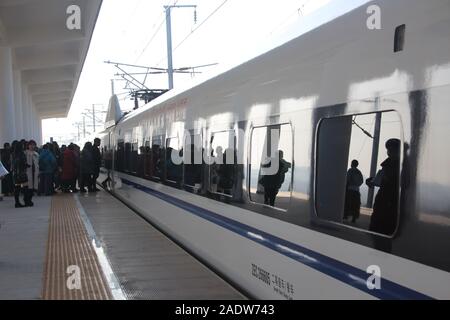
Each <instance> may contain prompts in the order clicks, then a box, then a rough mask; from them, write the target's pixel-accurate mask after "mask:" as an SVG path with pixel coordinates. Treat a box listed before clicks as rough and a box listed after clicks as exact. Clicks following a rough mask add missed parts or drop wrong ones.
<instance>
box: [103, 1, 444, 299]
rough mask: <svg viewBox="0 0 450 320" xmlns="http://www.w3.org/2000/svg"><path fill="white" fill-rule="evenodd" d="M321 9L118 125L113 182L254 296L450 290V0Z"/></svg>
mask: <svg viewBox="0 0 450 320" xmlns="http://www.w3.org/2000/svg"><path fill="white" fill-rule="evenodd" d="M330 12H332V13H333V14H331V13H330ZM312 17H313V18H305V20H304V21H303V22H302V23H300V24H299V26H298V29H297V30H296V32H297V34H296V36H293V37H292V38H291V39H290V40H289V41H287V42H285V43H284V44H281V45H279V46H276V47H275V48H272V49H270V50H268V51H267V52H266V53H264V54H262V55H259V56H257V57H256V58H253V59H250V60H248V61H247V62H245V63H243V64H241V65H239V66H237V67H233V68H231V69H230V70H228V71H226V72H224V73H222V74H220V75H218V76H214V77H212V78H211V79H209V80H206V81H203V82H201V83H200V84H197V85H195V86H193V87H191V88H189V89H187V90H184V91H176V90H174V91H170V92H168V93H166V94H164V95H162V96H160V97H158V98H157V99H155V100H153V101H151V102H150V103H148V104H147V105H145V106H143V107H141V108H139V109H137V110H135V111H133V112H131V113H129V114H126V115H125V116H123V117H122V118H121V119H120V121H117V122H116V123H113V125H112V126H111V127H109V128H108V129H105V131H104V132H102V133H101V134H100V136H101V139H102V146H101V149H102V153H103V157H104V160H105V166H104V168H102V173H101V175H100V177H99V179H98V182H99V183H100V182H104V181H105V179H106V177H107V176H109V177H110V179H108V180H107V182H106V183H105V185H106V186H107V188H108V189H109V190H110V192H112V193H113V194H114V195H115V196H117V197H118V198H120V199H121V200H122V201H124V202H125V203H127V204H128V205H129V206H130V207H131V208H133V209H134V210H136V211H138V212H139V213H140V214H142V215H143V216H145V217H146V218H147V219H148V220H149V221H151V222H152V223H153V224H154V225H155V226H157V227H158V228H159V229H160V230H162V231H163V232H164V233H166V234H167V235H169V236H170V237H171V238H172V239H174V240H175V241H176V242H177V243H179V244H181V245H182V246H183V247H184V248H186V249H187V250H188V251H189V252H191V253H192V254H193V255H195V256H196V257H198V258H199V259H200V260H201V261H202V262H204V263H205V264H206V265H208V266H209V267H211V268H212V269H213V270H215V271H216V272H217V273H218V274H220V275H222V276H223V277H224V278H225V279H226V280H228V281H229V282H230V283H231V284H233V285H234V286H236V287H238V288H239V289H240V290H242V291H243V292H244V293H246V294H248V296H250V297H253V298H257V299H450V170H449V165H450V147H449V141H448V139H449V137H450V135H449V133H450V129H449V128H450V1H449V0H428V1H424V0H379V1H361V0H359V1H355V0H352V1H347V0H346V1H333V2H331V4H330V5H328V6H327V7H325V8H324V9H323V10H322V11H319V12H318V13H317V14H315V15H313V16H312ZM193 141H195V143H193ZM389 141H391V142H392V141H396V142H397V143H394V144H395V145H396V147H395V148H394V149H395V150H393V148H392V145H393V144H392V143H390V142H389ZM193 145H195V146H194V147H192V146H193ZM194 149H195V151H196V152H197V153H200V154H201V156H200V157H199V159H200V160H199V161H194V162H191V161H188V160H189V158H194V157H193V156H192V157H186V156H185V155H186V154H188V152H187V151H188V150H194ZM173 154H175V155H179V158H181V159H182V160H181V161H175V160H174V159H175V158H176V157H173ZM211 159H213V160H214V161H211ZM267 159H269V162H272V161H273V162H274V163H278V164H279V165H278V166H277V167H278V168H277V169H276V170H275V171H274V173H272V174H264V173H262V172H263V171H264V168H265V167H266V166H267V163H268V161H267ZM197 160H198V159H197ZM354 160H357V162H355V161H354ZM352 164H353V165H354V166H353V167H352ZM351 167H352V168H351ZM350 168H351V169H350ZM350 172H356V173H357V176H358V177H359V178H358V179H357V180H359V182H349V179H350V178H349V176H351V174H350ZM377 180H379V182H378V183H377V182H375V181H377ZM386 181H387V182H386ZM350 191H353V193H352V194H353V196H349V195H350ZM350 207H351V208H350ZM349 212H350V213H349ZM349 215H350V216H349ZM375 220H377V223H375ZM376 224H378V225H381V226H384V227H381V228H380V227H375V225H376ZM386 226H387V227H386Z"/></svg>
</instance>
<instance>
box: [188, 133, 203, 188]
mask: <svg viewBox="0 0 450 320" xmlns="http://www.w3.org/2000/svg"><path fill="white" fill-rule="evenodd" d="M183 159H184V184H185V185H186V186H188V187H190V188H193V191H194V192H195V193H197V192H199V191H200V189H201V185H202V168H203V164H204V163H203V144H202V135H201V134H194V135H188V136H186V138H185V140H184V149H183Z"/></svg>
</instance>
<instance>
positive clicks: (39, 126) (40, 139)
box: [36, 115, 42, 146]
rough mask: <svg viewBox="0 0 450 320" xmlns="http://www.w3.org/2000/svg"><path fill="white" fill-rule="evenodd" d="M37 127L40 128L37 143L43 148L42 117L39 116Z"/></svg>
mask: <svg viewBox="0 0 450 320" xmlns="http://www.w3.org/2000/svg"><path fill="white" fill-rule="evenodd" d="M37 126H38V134H37V137H36V143H37V144H38V145H39V146H41V145H42V119H41V117H40V116H39V115H38V123H37Z"/></svg>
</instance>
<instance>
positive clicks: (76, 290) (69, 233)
mask: <svg viewBox="0 0 450 320" xmlns="http://www.w3.org/2000/svg"><path fill="white" fill-rule="evenodd" d="M50 210H51V211H50V225H49V233H48V242H47V258H46V264H45V270H44V277H43V286H42V288H43V290H42V298H43V299H44V300H108V299H112V295H111V293H110V291H109V287H108V284H107V282H106V280H105V278H104V275H103V273H102V270H101V267H100V264H99V262H98V259H97V256H96V253H95V251H94V248H93V247H92V245H91V243H90V242H89V237H88V234H87V232H86V229H85V227H84V224H83V221H82V220H81V216H80V213H79V211H78V208H77V206H76V203H75V199H74V198H73V196H72V195H70V194H65V195H55V196H53V198H52V205H51V209H50ZM73 266H75V267H73ZM77 268H79V269H77ZM78 270H79V273H78V272H77V271H78ZM78 274H79V277H78V278H77V275H78Z"/></svg>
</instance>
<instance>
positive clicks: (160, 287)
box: [0, 191, 245, 300]
mask: <svg viewBox="0 0 450 320" xmlns="http://www.w3.org/2000/svg"><path fill="white" fill-rule="evenodd" d="M33 201H34V204H35V205H34V207H32V208H19V209H15V208H14V203H13V199H11V198H5V199H4V201H0V224H1V228H0V300H35V299H37V300H40V299H43V300H135V299H138V300H140V299H142V300H162V299H169V300H231V299H232V300H237V299H245V296H244V295H242V294H241V293H239V292H238V291H237V290H236V289H235V288H233V287H232V286H230V285H229V284H228V283H227V282H226V281H224V280H223V279H221V278H220V277H219V276H218V275H217V274H215V273H214V272H213V271H212V270H210V269H208V268H207V267H206V266H204V265H203V264H202V263H200V262H199V261H198V260H196V259H195V258H194V257H192V256H191V255H189V254H188V253H187V252H186V251H184V250H183V249H182V248H180V247H179V246H178V245H177V244H175V243H174V242H173V241H171V240H170V239H168V238H167V237H166V236H165V235H163V234H162V233H161V232H159V231H158V230H157V229H156V228H154V227H153V226H152V225H150V224H149V223H148V222H147V221H145V220H144V219H143V218H141V217H140V216H138V215H137V214H136V213H135V212H133V211H132V210H130V209H129V208H128V207H126V206H125V205H124V204H123V203H121V202H120V201H118V200H117V199H115V198H114V197H112V196H111V195H110V194H108V193H106V192H104V191H100V192H97V193H95V194H86V195H77V194H57V195H54V196H53V197H35V198H34V199H33Z"/></svg>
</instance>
